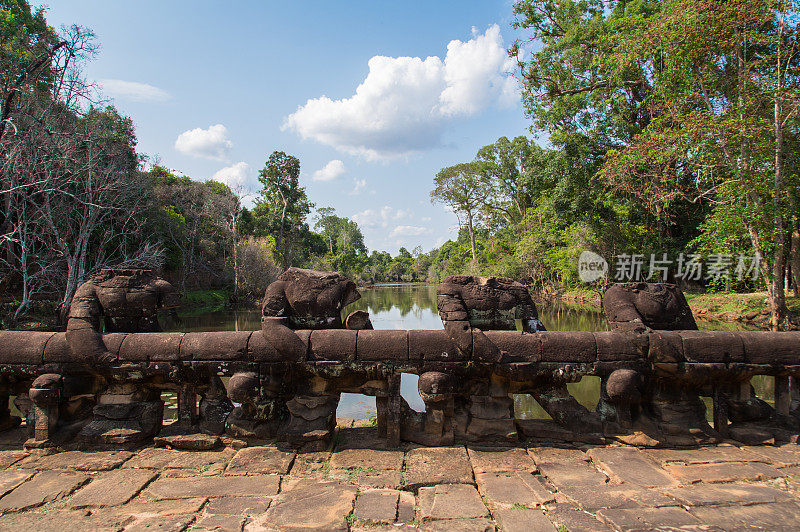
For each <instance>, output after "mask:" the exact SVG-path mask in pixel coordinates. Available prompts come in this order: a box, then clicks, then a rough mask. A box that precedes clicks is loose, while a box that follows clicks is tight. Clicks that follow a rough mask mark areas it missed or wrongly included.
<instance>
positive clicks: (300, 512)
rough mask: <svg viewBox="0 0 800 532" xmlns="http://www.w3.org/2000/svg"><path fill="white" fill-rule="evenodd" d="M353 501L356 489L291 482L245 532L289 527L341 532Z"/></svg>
mask: <svg viewBox="0 0 800 532" xmlns="http://www.w3.org/2000/svg"><path fill="white" fill-rule="evenodd" d="M355 498H356V488H355V486H348V485H345V484H339V483H337V482H325V481H316V480H311V479H302V480H297V481H293V482H291V483H290V484H289V485H288V486H287V488H286V491H282V492H281V494H280V495H278V496H277V497H275V498H274V499H273V502H272V504H271V505H270V507H269V509H268V510H267V511H266V512H264V513H263V514H261V515H259V516H258V517H256V518H255V519H254V520H253V522H252V523H248V524H247V525H246V527H245V530H248V531H257V530H271V529H274V528H286V527H291V528H296V529H322V530H343V531H344V530H347V521H346V516H347V515H348V514H349V513H350V512H351V511H352V509H353V502H354V501H355Z"/></svg>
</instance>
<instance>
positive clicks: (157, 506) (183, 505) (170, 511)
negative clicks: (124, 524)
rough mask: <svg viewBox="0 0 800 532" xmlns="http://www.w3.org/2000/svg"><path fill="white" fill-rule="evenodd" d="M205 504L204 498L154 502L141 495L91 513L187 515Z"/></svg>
mask: <svg viewBox="0 0 800 532" xmlns="http://www.w3.org/2000/svg"><path fill="white" fill-rule="evenodd" d="M205 503H206V498H205V497H193V498H189V499H163V500H156V499H152V498H150V497H148V496H147V494H146V493H142V494H141V495H139V496H138V497H136V498H135V499H134V500H132V501H131V502H129V503H128V504H126V505H124V506H120V507H112V508H101V509H99V510H97V511H93V512H92V513H93V514H95V515H98V514H108V515H119V516H124V517H129V516H134V517H145V516H149V515H189V514H193V513H197V512H199V511H200V508H202V507H203V505H204V504H205Z"/></svg>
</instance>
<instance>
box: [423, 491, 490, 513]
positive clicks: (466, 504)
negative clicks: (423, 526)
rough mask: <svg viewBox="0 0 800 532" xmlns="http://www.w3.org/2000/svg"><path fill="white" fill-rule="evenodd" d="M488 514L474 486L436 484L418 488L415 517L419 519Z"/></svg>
mask: <svg viewBox="0 0 800 532" xmlns="http://www.w3.org/2000/svg"><path fill="white" fill-rule="evenodd" d="M488 513H489V512H488V511H487V510H486V506H485V505H484V504H483V501H482V500H481V496H480V495H479V494H478V490H476V489H475V487H474V486H469V485H466V484H438V485H436V486H432V487H426V488H420V489H419V494H418V495H417V517H419V518H420V519H458V518H473V517H483V516H485V515H488Z"/></svg>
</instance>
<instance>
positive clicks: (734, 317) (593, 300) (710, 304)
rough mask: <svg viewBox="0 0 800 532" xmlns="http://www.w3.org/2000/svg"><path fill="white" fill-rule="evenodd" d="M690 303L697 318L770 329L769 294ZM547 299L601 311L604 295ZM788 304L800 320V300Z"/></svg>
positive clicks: (698, 298)
mask: <svg viewBox="0 0 800 532" xmlns="http://www.w3.org/2000/svg"><path fill="white" fill-rule="evenodd" d="M685 295H686V300H687V301H688V303H689V306H690V307H691V309H692V312H693V313H694V315H695V317H696V318H697V319H699V320H702V321H706V322H721V323H736V322H738V323H744V324H747V325H750V326H753V327H758V328H764V329H766V328H768V326H769V323H768V322H769V305H768V303H767V293H766V292H751V293H746V294H740V293H734V292H727V293H712V294H706V293H686V294H685ZM545 297H546V298H558V299H561V300H563V301H566V302H568V303H570V304H575V305H579V306H590V307H596V308H597V309H600V293H599V292H596V291H591V290H585V289H576V290H571V291H568V292H564V293H562V294H547V295H546V296H545ZM786 305H787V306H788V307H789V312H790V313H791V315H792V320H793V322H794V323H797V322H798V321H800V298H797V297H794V296H793V295H789V294H787V296H786Z"/></svg>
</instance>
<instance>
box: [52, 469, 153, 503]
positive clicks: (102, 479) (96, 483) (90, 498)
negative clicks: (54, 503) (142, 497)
mask: <svg viewBox="0 0 800 532" xmlns="http://www.w3.org/2000/svg"><path fill="white" fill-rule="evenodd" d="M155 477H156V473H155V472H154V471H150V470H149V469H117V470H115V471H108V472H106V473H101V474H100V475H99V476H98V477H97V478H96V479H94V480H92V482H91V483H89V484H88V485H87V486H84V487H83V488H81V489H80V490H78V492H77V493H76V494H75V495H73V496H72V497H70V499H69V501H68V502H67V506H69V507H70V508H86V507H101V506H118V505H120V504H125V503H126V502H128V501H129V500H131V499H132V498H134V497H135V496H136V494H137V493H139V491H140V490H141V489H142V488H143V487H144V486H145V485H147V483H148V482H150V481H151V480H153V479H154V478H155Z"/></svg>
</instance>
